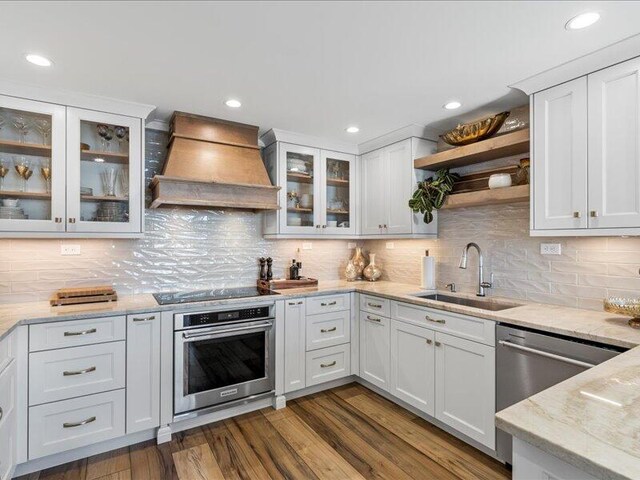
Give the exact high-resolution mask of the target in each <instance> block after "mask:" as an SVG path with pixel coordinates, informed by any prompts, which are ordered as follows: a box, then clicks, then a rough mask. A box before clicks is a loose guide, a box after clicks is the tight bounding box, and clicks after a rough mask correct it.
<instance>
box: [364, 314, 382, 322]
mask: <svg viewBox="0 0 640 480" xmlns="http://www.w3.org/2000/svg"><path fill="white" fill-rule="evenodd" d="M367 320H371V321H372V322H378V323H380V322H382V320H380V319H379V318H376V317H371V316H369V315H367Z"/></svg>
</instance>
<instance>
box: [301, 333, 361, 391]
mask: <svg viewBox="0 0 640 480" xmlns="http://www.w3.org/2000/svg"><path fill="white" fill-rule="evenodd" d="M306 364H307V375H306V377H307V382H306V383H307V387H311V386H312V385H318V384H319V383H324V382H329V381H331V380H336V379H337V378H342V377H346V376H348V375H350V373H351V348H350V345H349V344H345V345H338V346H336V347H328V348H323V349H321V350H314V351H312V352H307V358H306Z"/></svg>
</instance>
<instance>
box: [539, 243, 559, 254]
mask: <svg viewBox="0 0 640 480" xmlns="http://www.w3.org/2000/svg"><path fill="white" fill-rule="evenodd" d="M540 254H541V255H562V244H560V243H541V244H540Z"/></svg>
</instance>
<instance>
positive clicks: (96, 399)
mask: <svg viewBox="0 0 640 480" xmlns="http://www.w3.org/2000/svg"><path fill="white" fill-rule="evenodd" d="M124 408H125V391H124V389H123V390H116V391H113V392H106V393H99V394H97V395H89V396H87V397H80V398H74V399H72V400H64V401H62V402H55V403H47V404H45V405H40V406H37V407H31V408H29V460H33V459H34V458H40V457H44V456H47V455H52V454H54V453H58V452H62V451H65V450H72V449H74V448H79V447H85V446H87V445H92V444H94V443H98V442H102V441H104V440H109V439H111V438H115V437H119V436H122V435H124V432H125V428H124V425H125V412H124Z"/></svg>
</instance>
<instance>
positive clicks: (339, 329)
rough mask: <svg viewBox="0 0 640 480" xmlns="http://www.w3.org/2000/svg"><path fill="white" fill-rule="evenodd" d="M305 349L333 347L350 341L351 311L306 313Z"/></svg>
mask: <svg viewBox="0 0 640 480" xmlns="http://www.w3.org/2000/svg"><path fill="white" fill-rule="evenodd" d="M306 328H307V334H306V337H307V342H306V345H307V351H311V350H317V349H319V348H326V347H333V346H335V345H342V344H344V343H349V342H350V341H351V312H350V311H349V310H344V311H342V312H331V313H322V314H319V315H307V327H306Z"/></svg>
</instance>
